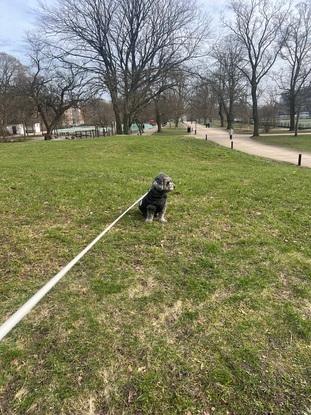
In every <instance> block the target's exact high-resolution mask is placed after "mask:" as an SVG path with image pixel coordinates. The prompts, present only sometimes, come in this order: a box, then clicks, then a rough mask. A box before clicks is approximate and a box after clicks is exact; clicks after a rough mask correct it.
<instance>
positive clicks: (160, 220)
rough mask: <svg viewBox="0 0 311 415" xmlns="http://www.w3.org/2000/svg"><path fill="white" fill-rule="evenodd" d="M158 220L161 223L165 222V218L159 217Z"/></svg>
mask: <svg viewBox="0 0 311 415" xmlns="http://www.w3.org/2000/svg"><path fill="white" fill-rule="evenodd" d="M159 222H161V223H166V222H167V220H166V219H165V218H160V219H159Z"/></svg>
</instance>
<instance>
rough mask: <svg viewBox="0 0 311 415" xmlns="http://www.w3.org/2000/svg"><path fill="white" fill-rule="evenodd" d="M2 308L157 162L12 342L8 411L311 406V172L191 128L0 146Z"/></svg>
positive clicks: (261, 410) (6, 367)
mask: <svg viewBox="0 0 311 415" xmlns="http://www.w3.org/2000/svg"><path fill="white" fill-rule="evenodd" d="M0 157H1V176H0V183H1V186H0V223H1V225H0V244H1V251H0V278H1V280H0V308H1V310H0V315H1V320H3V319H4V316H8V315H9V314H10V313H11V312H12V311H13V310H15V309H16V307H17V306H19V305H21V304H22V303H23V302H24V301H25V300H26V299H28V297H29V296H30V295H31V294H32V293H34V292H35V291H36V289H37V288H39V287H40V286H41V285H42V284H43V283H44V282H45V281H47V280H48V279H49V278H50V277H51V276H52V275H54V274H55V273H56V272H57V271H58V270H59V269H60V268H61V267H62V266H63V265H64V264H66V263H67V262H68V261H69V260H70V259H72V258H73V256H74V255H75V254H76V253H78V252H79V251H80V250H81V248H82V247H84V246H85V245H86V244H87V243H88V242H89V241H90V240H92V238H93V237H95V236H96V235H97V234H98V233H99V232H100V231H101V230H102V229H103V228H104V226H105V225H106V224H108V223H110V222H111V221H112V219H114V218H115V217H116V216H117V215H118V213H119V212H121V211H122V210H123V209H124V208H125V207H127V206H129V205H130V204H131V203H132V202H133V201H134V200H135V199H136V198H137V197H138V196H139V195H141V194H142V193H144V192H145V191H146V189H147V188H148V186H149V183H150V180H151V178H152V177H154V175H155V174H157V173H158V172H159V171H166V172H168V173H169V174H170V175H171V176H172V177H173V178H174V179H175V182H176V185H177V189H176V193H175V194H172V195H170V198H169V209H168V220H169V222H168V223H167V224H166V225H164V226H162V225H160V224H159V223H154V224H152V225H148V226H147V225H145V224H144V223H143V221H142V218H141V217H140V215H139V213H138V212H137V210H133V211H132V212H131V213H130V214H129V215H128V216H127V217H126V218H125V219H124V220H123V221H122V222H121V223H120V224H118V225H117V227H116V228H115V229H114V230H113V231H112V232H111V233H110V234H108V235H107V237H106V238H105V240H104V241H102V242H100V243H98V245H97V246H96V247H95V248H94V249H93V250H92V252H90V253H89V254H88V255H87V256H86V257H85V258H84V259H83V260H82V261H81V262H80V263H79V264H78V265H77V266H76V267H75V268H74V269H73V270H72V271H71V272H70V274H69V275H67V276H66V278H65V279H64V280H63V281H62V282H61V283H60V284H59V285H58V286H57V287H56V288H55V289H54V290H53V291H52V292H51V293H50V294H49V295H48V297H47V298H46V299H45V300H44V301H42V303H41V304H40V305H39V306H37V308H36V309H35V311H34V312H32V313H31V314H30V315H29V316H28V317H27V319H25V320H24V321H23V322H22V323H21V324H20V325H19V326H18V327H17V328H16V329H15V330H14V331H13V332H12V333H11V334H10V335H9V336H8V337H7V339H6V340H5V341H4V342H3V343H0V413H1V414H5V415H10V414H23V415H24V414H26V413H27V414H33V415H34V414H35V415H39V414H44V415H46V414H51V415H52V414H53V415H54V414H60V413H61V414H66V415H67V414H68V415H69V414H75V415H79V414H109V415H112V414H118V415H119V414H123V413H124V414H135V415H138V414H144V415H145V414H165V415H166V414H187V415H189V414H193V415H194V414H207V413H213V414H219V415H220V414H221V415H222V414H238V415H241V414H245V415H246V414H247V415H249V414H252V415H253V414H254V415H255V414H268V413H274V414H302V413H303V411H304V410H306V408H310V399H309V398H308V397H309V396H310V388H309V386H310V384H309V383H308V381H309V379H310V358H311V353H310V348H309V344H310V339H311V335H310V320H308V318H310V300H311V299H310V291H311V290H310V268H311V261H310V254H311V247H310V236H311V235H310V199H309V198H310V190H311V181H310V177H311V171H310V170H307V169H298V168H296V167H295V166H289V165H285V164H277V163H273V162H271V161H265V160H261V159H256V158H254V157H251V156H248V155H244V154H241V153H235V152H232V151H228V150H226V149H223V148H220V147H217V146H214V145H212V144H207V143H205V142H203V141H199V140H192V139H189V138H181V137H178V136H175V137H166V136H161V137H159V136H157V137H143V138H141V137H130V138H119V137H114V138H109V139H108V138H107V139H96V140H91V141H83V140H82V141H77V142H40V143H22V144H12V145H10V144H4V145H1V147H0Z"/></svg>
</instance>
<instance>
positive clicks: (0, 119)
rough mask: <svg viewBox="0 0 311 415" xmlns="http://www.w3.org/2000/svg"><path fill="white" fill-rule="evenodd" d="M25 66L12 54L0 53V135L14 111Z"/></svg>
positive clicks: (2, 133)
mask: <svg viewBox="0 0 311 415" xmlns="http://www.w3.org/2000/svg"><path fill="white" fill-rule="evenodd" d="M24 73H25V68H24V67H23V65H22V64H21V63H20V62H19V61H18V60H17V59H16V58H14V57H13V56H11V55H8V54H6V53H0V135H2V136H4V135H6V133H7V131H6V127H7V124H8V122H9V121H10V120H11V119H12V118H13V115H12V114H13V113H14V112H15V111H16V104H17V96H18V95H19V82H20V79H21V77H22V76H23V74H24Z"/></svg>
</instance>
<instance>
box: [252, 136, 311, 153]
mask: <svg viewBox="0 0 311 415" xmlns="http://www.w3.org/2000/svg"><path fill="white" fill-rule="evenodd" d="M256 140H257V141H260V142H261V143H263V144H269V145H273V146H275V145H276V146H280V147H286V148H291V149H293V150H298V151H307V152H309V153H311V135H310V134H309V135H303V134H301V135H298V137H294V136H293V135H291V136H289V135H279V136H273V135H272V136H267V137H259V138H256Z"/></svg>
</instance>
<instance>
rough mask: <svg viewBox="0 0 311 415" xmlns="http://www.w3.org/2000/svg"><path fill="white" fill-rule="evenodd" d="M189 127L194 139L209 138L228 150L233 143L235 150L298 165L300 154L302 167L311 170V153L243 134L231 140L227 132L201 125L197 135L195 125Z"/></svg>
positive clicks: (197, 127) (198, 126)
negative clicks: (268, 143)
mask: <svg viewBox="0 0 311 415" xmlns="http://www.w3.org/2000/svg"><path fill="white" fill-rule="evenodd" d="M187 126H188V127H192V128H193V131H192V133H191V136H192V137H195V138H199V139H206V136H207V140H208V141H212V142H213V143H217V144H219V145H221V146H223V147H228V148H231V145H232V144H231V143H233V149H234V150H238V151H242V152H243V153H248V154H252V155H254V156H259V157H264V158H268V159H272V160H277V161H284V162H287V163H291V164H295V165H297V164H298V157H299V154H302V158H301V166H302V167H308V168H311V153H308V152H303V151H298V150H288V149H286V148H282V147H277V146H270V145H266V144H262V143H258V142H256V139H253V138H251V137H248V136H245V135H241V134H233V138H232V140H230V137H229V134H228V132H227V130H223V129H221V128H206V127H205V126H203V125H200V124H197V125H196V134H194V129H195V124H190V123H188V125H187Z"/></svg>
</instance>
